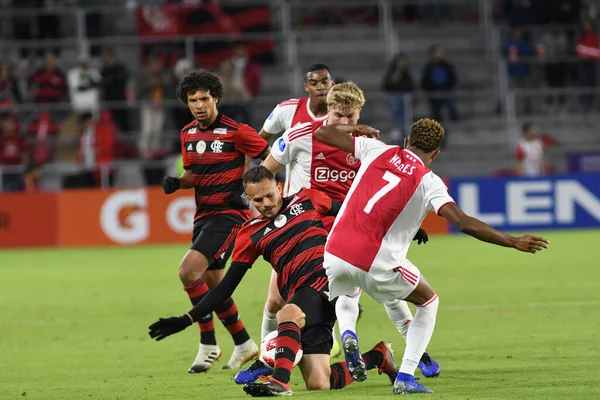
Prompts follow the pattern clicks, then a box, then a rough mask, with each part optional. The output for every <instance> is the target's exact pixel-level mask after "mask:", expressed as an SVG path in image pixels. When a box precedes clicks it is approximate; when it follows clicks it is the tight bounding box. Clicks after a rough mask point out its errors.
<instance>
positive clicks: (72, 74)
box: [67, 55, 101, 119]
mask: <svg viewBox="0 0 600 400" xmlns="http://www.w3.org/2000/svg"><path fill="white" fill-rule="evenodd" d="M77 61H78V65H76V66H75V67H73V68H72V69H71V70H70V71H69V72H68V73H67V83H68V85H69V94H70V96H71V107H72V109H73V111H74V112H75V113H76V114H77V115H78V116H79V117H80V119H81V118H83V117H84V116H87V115H91V116H92V117H94V118H96V117H97V114H98V112H99V108H100V80H101V77H100V73H99V72H98V70H97V69H95V68H93V67H90V65H89V59H88V57H87V56H85V55H81V56H79V58H78V59H77Z"/></svg>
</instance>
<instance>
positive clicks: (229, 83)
mask: <svg viewBox="0 0 600 400" xmlns="http://www.w3.org/2000/svg"><path fill="white" fill-rule="evenodd" d="M234 68H235V67H234V65H233V62H232V60H228V59H225V60H223V61H221V63H220V64H219V70H218V71H217V76H218V77H219V79H220V80H221V84H222V85H223V98H222V99H220V100H219V109H220V110H221V111H222V112H223V114H226V115H227V116H229V117H231V118H232V119H234V120H235V121H239V122H241V123H244V124H250V113H249V111H248V104H247V103H248V101H249V100H250V99H251V98H252V94H251V93H250V91H249V90H248V88H247V87H246V83H245V82H244V80H243V79H242V77H241V76H240V75H239V74H237V73H236V71H235V70H234Z"/></svg>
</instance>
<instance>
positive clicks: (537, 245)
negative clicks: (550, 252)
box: [515, 235, 550, 254]
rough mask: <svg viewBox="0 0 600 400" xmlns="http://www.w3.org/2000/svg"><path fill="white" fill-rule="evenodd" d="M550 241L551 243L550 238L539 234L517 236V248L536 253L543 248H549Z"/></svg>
mask: <svg viewBox="0 0 600 400" xmlns="http://www.w3.org/2000/svg"><path fill="white" fill-rule="evenodd" d="M548 243H550V242H549V241H548V239H544V238H542V237H539V236H531V235H523V236H519V237H518V238H517V241H516V242H515V249H517V250H520V251H524V252H526V253H532V254H535V253H536V252H538V251H542V249H547V248H548Z"/></svg>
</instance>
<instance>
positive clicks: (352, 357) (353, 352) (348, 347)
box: [342, 331, 367, 382]
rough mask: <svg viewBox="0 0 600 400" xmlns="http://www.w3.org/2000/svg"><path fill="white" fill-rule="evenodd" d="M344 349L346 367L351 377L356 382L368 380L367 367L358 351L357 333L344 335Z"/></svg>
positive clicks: (350, 332)
mask: <svg viewBox="0 0 600 400" xmlns="http://www.w3.org/2000/svg"><path fill="white" fill-rule="evenodd" d="M342 348H343V349H344V356H345V358H346V366H347V367H348V372H350V376H352V378H353V379H354V380H355V381H356V382H362V381H364V380H366V379H367V366H366V364H365V360H363V358H362V355H361V354H360V350H359V349H358V338H357V337H356V333H354V332H352V331H346V332H344V333H342Z"/></svg>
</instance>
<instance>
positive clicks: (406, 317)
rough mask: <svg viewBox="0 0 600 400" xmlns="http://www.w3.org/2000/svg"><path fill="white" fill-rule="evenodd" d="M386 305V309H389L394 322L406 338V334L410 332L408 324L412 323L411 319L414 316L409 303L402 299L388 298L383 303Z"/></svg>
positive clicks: (389, 314) (388, 311) (388, 312)
mask: <svg viewBox="0 0 600 400" xmlns="http://www.w3.org/2000/svg"><path fill="white" fill-rule="evenodd" d="M383 305H384V306H385V311H387V314H388V316H389V317H390V320H391V321H392V323H393V324H394V325H395V326H396V329H398V332H400V334H401V335H402V337H403V338H404V340H406V334H407V333H408V326H409V325H410V321H411V320H412V318H413V315H412V312H411V311H410V308H408V304H406V302H405V301H402V300H397V299H396V300H388V301H386V302H385V303H383Z"/></svg>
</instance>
